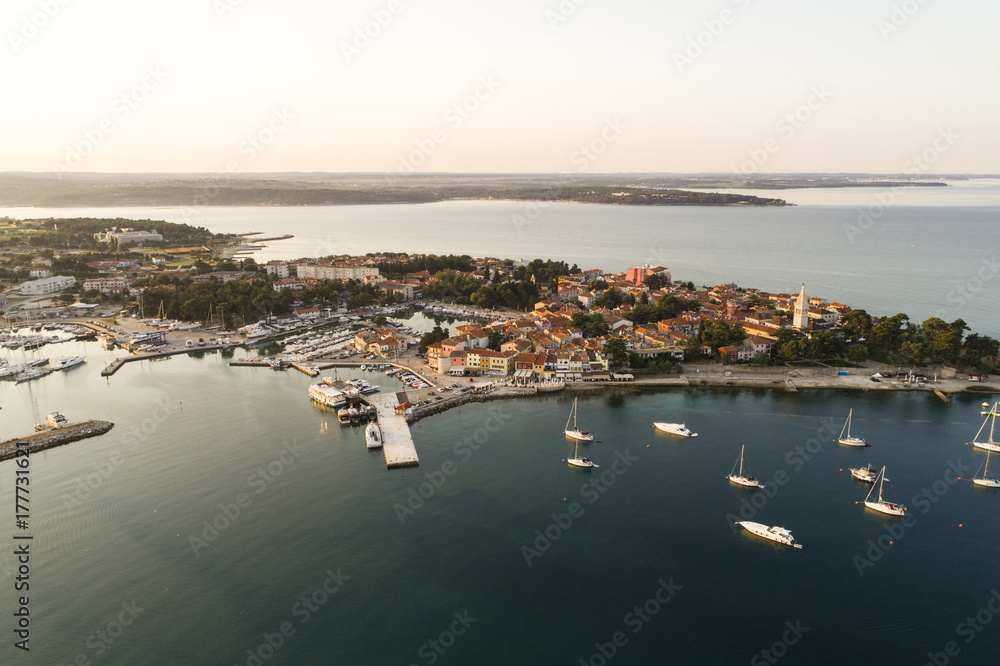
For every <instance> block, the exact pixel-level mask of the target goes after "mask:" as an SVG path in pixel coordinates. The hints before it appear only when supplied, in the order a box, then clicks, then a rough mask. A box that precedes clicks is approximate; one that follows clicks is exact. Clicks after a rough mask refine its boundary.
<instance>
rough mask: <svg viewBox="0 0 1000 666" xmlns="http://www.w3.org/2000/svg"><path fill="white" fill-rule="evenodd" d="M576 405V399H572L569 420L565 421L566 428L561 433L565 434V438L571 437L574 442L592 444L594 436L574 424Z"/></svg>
mask: <svg viewBox="0 0 1000 666" xmlns="http://www.w3.org/2000/svg"><path fill="white" fill-rule="evenodd" d="M576 403H577V398H573V409H572V410H570V413H569V418H568V419H566V428H565V430H563V432H564V433H565V434H566V436H567V437H572V438H573V439H575V440H578V441H581V442H592V441H594V436H593V435H592V434H591V433H590V432H588V431H586V430H581V429H580V428H579V427H578V426H577V424H576ZM570 421H572V422H573V429H572V430H570V427H569V422H570Z"/></svg>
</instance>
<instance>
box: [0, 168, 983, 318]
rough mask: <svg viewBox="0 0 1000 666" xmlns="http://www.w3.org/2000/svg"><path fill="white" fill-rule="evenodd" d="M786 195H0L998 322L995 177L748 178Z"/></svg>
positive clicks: (287, 245) (52, 212) (330, 240)
mask: <svg viewBox="0 0 1000 666" xmlns="http://www.w3.org/2000/svg"><path fill="white" fill-rule="evenodd" d="M749 193H751V194H753V193H756V194H763V195H765V196H780V197H783V198H785V199H787V200H788V201H790V202H792V203H796V204H799V205H797V206H794V207H787V208H738V207H732V208H730V207H720V208H712V207H660V208H656V207H649V208H642V207H624V206H598V205H586V204H573V203H559V204H549V205H544V204H535V203H520V202H509V201H452V202H446V203H438V204H422V205H390V206H330V207H301V206H300V207H285V208H282V207H203V208H189V209H184V208H154V207H122V208H86V209H31V208H0V215H10V216H13V217H65V216H67V215H79V216H87V217H125V218H132V219H154V220H166V221H170V222H187V223H191V224H198V225H203V226H205V227H207V228H209V229H211V230H212V231H216V232H234V233H243V232H248V231H260V232H264V233H265V234H267V235H278V234H284V233H291V234H294V235H295V238H294V239H290V240H285V241H280V242H273V243H270V244H269V246H268V247H267V248H266V249H265V250H262V251H260V252H257V253H256V254H255V255H254V256H255V257H256V258H257V259H258V260H261V261H263V260H269V259H279V258H284V259H289V258H296V257H304V256H308V257H317V256H325V255H332V254H341V253H351V254H364V253H366V252H378V251H397V252H428V253H438V254H444V253H456V254H471V255H474V256H498V257H509V258H517V257H523V258H525V259H531V258H536V257H540V258H554V259H564V260H566V261H568V262H570V263H571V264H572V263H576V264H579V265H580V267H581V268H601V269H603V270H606V271H618V270H624V269H625V268H627V267H629V266H634V265H636V264H641V263H654V264H660V265H663V266H667V267H668V268H670V269H671V271H672V273H673V276H674V277H675V279H683V280H691V281H694V282H696V283H698V284H709V285H714V284H719V283H722V282H735V283H737V284H740V285H744V286H755V287H759V288H761V289H767V290H773V291H784V292H797V291H798V289H799V286H800V284H801V283H803V282H805V284H806V289H807V293H808V294H810V295H816V296H820V297H823V298H827V299H829V300H835V301H842V302H846V303H849V304H851V305H853V306H855V307H863V308H866V309H868V310H869V311H870V312H872V313H880V314H895V313H896V312H905V313H907V314H908V315H910V317H911V318H913V319H914V320H916V321H923V320H924V319H926V318H927V317H930V316H939V317H942V318H944V319H946V320H948V321H951V320H953V319H955V318H957V317H961V318H963V319H964V320H965V321H966V322H968V323H969V324H970V325H971V326H972V327H973V329H974V330H977V331H979V332H982V333H985V334H989V335H993V336H1000V324H998V323H997V318H996V316H995V313H996V312H997V310H998V309H1000V289H998V283H1000V281H998V277H1000V276H998V275H997V273H998V268H997V266H996V265H995V264H994V262H995V260H996V253H997V250H998V243H1000V181H996V180H976V181H955V182H953V183H951V184H950V185H949V186H948V187H935V188H909V189H901V190H897V191H896V192H891V191H888V190H883V189H869V188H857V189H814V190H810V189H806V190H785V191H778V192H774V191H765V192H749Z"/></svg>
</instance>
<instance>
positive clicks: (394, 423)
mask: <svg viewBox="0 0 1000 666" xmlns="http://www.w3.org/2000/svg"><path fill="white" fill-rule="evenodd" d="M371 402H372V404H373V405H375V408H376V409H377V410H378V424H379V426H380V427H381V428H382V453H383V454H384V455H385V466H386V469H394V468H396V467H414V466H416V465H419V464H420V459H419V458H418V457H417V448H416V446H414V444H413V437H412V436H411V435H410V426H408V425H407V424H406V417H405V416H404V415H402V414H397V413H396V405H395V404H393V403H395V402H396V401H395V398H393V397H391V396H382V399H381V400H379V401H371ZM390 404H391V406H389V405H390Z"/></svg>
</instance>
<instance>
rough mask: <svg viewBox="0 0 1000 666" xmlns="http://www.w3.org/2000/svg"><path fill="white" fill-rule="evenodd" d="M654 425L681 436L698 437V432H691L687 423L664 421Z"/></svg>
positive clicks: (662, 430)
mask: <svg viewBox="0 0 1000 666" xmlns="http://www.w3.org/2000/svg"><path fill="white" fill-rule="evenodd" d="M653 427H654V428H656V429H657V430H659V431H661V432H665V433H669V434H671V435H680V436H681V437H697V436H698V433H696V432H691V431H690V430H689V429H688V427H687V426H686V425H684V424H683V423H664V422H662V421H660V422H657V423H654V424H653Z"/></svg>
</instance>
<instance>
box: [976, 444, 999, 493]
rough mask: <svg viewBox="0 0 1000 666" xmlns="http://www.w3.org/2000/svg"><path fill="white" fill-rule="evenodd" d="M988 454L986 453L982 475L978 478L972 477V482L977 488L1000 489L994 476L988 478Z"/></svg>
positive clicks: (988, 452)
mask: <svg viewBox="0 0 1000 666" xmlns="http://www.w3.org/2000/svg"><path fill="white" fill-rule="evenodd" d="M990 453H992V452H991V451H987V452H986V463H985V465H986V469H984V470H983V475H982V477H980V478H978V479H977V478H975V477H973V479H972V482H973V483H974V484H976V485H977V486H986V487H987V488H1000V479H997V478H996V477H995V476H990Z"/></svg>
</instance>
